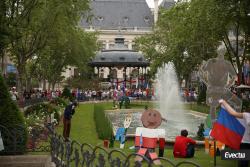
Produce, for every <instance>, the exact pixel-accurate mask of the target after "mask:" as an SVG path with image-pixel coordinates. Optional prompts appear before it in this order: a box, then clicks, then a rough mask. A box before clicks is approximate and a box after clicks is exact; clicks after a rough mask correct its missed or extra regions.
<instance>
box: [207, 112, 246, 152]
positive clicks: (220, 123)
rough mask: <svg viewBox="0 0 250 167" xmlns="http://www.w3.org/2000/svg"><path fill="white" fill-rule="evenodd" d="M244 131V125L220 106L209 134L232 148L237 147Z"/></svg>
mask: <svg viewBox="0 0 250 167" xmlns="http://www.w3.org/2000/svg"><path fill="white" fill-rule="evenodd" d="M244 132H245V128H244V126H243V125H242V124H241V123H240V122H239V121H238V120H237V119H236V118H235V117H234V116H232V115H230V114H229V113H228V112H227V111H226V110H225V109H224V108H222V107H221V109H220V112H219V115H218V119H217V121H216V122H215V123H214V124H213V129H212V131H211V134H210V135H211V136H212V137H213V138H215V139H216V140H218V141H220V142H222V143H224V144H225V145H227V146H229V147H231V148H233V149H239V148H240V143H241V140H242V137H243V135H244Z"/></svg>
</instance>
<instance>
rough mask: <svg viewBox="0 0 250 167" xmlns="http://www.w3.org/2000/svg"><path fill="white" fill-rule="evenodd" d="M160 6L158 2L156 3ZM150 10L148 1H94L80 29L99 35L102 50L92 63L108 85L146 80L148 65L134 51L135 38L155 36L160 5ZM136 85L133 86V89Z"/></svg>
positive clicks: (170, 1) (169, 1)
mask: <svg viewBox="0 0 250 167" xmlns="http://www.w3.org/2000/svg"><path fill="white" fill-rule="evenodd" d="M154 3H155V4H158V0H155V1H154ZM173 5H174V0H163V1H162V3H161V4H160V6H162V7H164V8H169V7H171V6H173ZM156 6H157V7H156V8H154V9H151V8H149V6H148V4H147V2H146V0H92V1H91V2H90V7H91V9H92V10H91V12H89V13H88V15H87V16H85V17H84V18H83V19H82V20H81V22H80V26H81V27H82V28H84V29H85V30H86V31H90V32H93V31H97V32H98V33H99V37H98V42H99V43H100V45H101V48H102V50H101V51H100V52H99V53H97V56H96V58H95V59H93V61H92V62H91V63H90V64H91V65H92V66H93V67H95V72H96V74H98V76H99V77H100V78H104V80H105V79H106V80H105V81H111V82H113V83H114V82H116V83H122V82H124V81H125V84H126V82H128V81H129V80H130V81H129V83H130V84H129V85H130V86H131V81H132V80H133V81H135V79H137V82H138V80H145V78H144V76H145V74H146V73H147V72H148V70H149V67H148V66H149V62H148V61H147V60H146V59H145V58H144V56H143V54H142V53H138V52H135V51H133V49H134V44H135V43H134V40H135V38H136V37H139V36H141V35H145V34H148V33H151V32H152V28H153V26H154V23H155V22H156V21H157V17H158V5H156ZM123 84H124V83H123ZM133 84H136V82H132V85H133Z"/></svg>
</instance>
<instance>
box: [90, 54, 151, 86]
mask: <svg viewBox="0 0 250 167" xmlns="http://www.w3.org/2000/svg"><path fill="white" fill-rule="evenodd" d="M89 65H90V66H92V67H93V68H95V73H96V74H97V76H98V77H99V78H100V80H101V81H105V82H110V83H111V85H112V86H113V87H114V88H119V87H121V88H122V87H124V88H144V87H146V86H148V81H149V78H148V77H147V74H148V71H149V61H148V60H146V59H145V58H144V56H143V54H142V53H140V52H136V51H133V50H103V51H100V52H99V53H97V55H96V56H95V58H94V59H92V61H91V62H90V63H89Z"/></svg>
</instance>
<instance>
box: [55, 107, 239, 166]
mask: <svg viewBox="0 0 250 167" xmlns="http://www.w3.org/2000/svg"><path fill="white" fill-rule="evenodd" d="M149 105H150V104H149ZM103 106H104V107H105V108H106V109H111V108H112V103H103ZM132 106H133V108H143V107H144V106H145V104H143V103H140V104H139V105H136V104H132ZM138 106H139V107H138ZM93 113H94V104H91V103H88V104H80V106H79V107H77V110H76V113H75V115H74V116H73V118H72V124H71V126H72V127H71V133H70V138H71V139H74V140H77V141H78V142H80V143H84V142H86V143H89V144H92V145H94V146H95V145H101V146H102V144H103V141H102V140H100V139H98V137H97V133H96V130H95V123H94V119H93ZM57 131H58V133H59V134H62V124H60V125H59V126H58V128H57ZM166 133H167V132H166ZM133 144H134V142H133V141H128V142H126V144H125V149H124V150H123V151H124V152H125V153H127V154H129V153H133V152H134V150H130V149H129V147H130V146H133ZM115 148H119V143H118V142H115ZM156 151H157V150H156ZM172 151H173V148H172V147H171V146H167V148H166V149H165V152H164V157H166V158H169V159H171V160H174V162H178V161H184V160H190V161H194V162H196V163H198V164H200V165H201V166H202V167H213V158H212V157H210V156H209V155H208V154H205V152H204V148H197V149H196V153H195V157H194V158H192V159H180V158H179V159H174V157H173V154H172ZM157 152H158V151H157ZM236 166H237V162H236V161H223V160H221V158H220V157H218V158H217V167H236ZM187 167H188V166H187Z"/></svg>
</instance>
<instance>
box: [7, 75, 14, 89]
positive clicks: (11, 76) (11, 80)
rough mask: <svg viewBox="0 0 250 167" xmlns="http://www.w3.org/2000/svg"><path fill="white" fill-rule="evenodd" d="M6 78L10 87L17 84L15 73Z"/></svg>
mask: <svg viewBox="0 0 250 167" xmlns="http://www.w3.org/2000/svg"><path fill="white" fill-rule="evenodd" d="M5 80H6V84H7V85H8V86H9V87H13V86H16V74H15V73H9V74H8V75H7V78H6V79H5Z"/></svg>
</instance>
